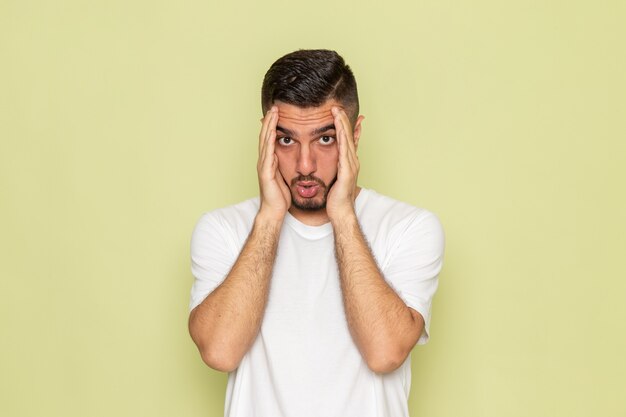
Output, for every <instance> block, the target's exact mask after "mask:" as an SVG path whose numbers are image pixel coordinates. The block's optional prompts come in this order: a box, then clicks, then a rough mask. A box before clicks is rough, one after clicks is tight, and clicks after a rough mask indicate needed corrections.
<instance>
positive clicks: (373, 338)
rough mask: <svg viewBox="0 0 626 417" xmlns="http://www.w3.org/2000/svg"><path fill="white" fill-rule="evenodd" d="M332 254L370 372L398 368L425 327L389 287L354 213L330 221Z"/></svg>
mask: <svg viewBox="0 0 626 417" xmlns="http://www.w3.org/2000/svg"><path fill="white" fill-rule="evenodd" d="M333 228H334V231H335V251H336V256H337V264H338V266H339V276H340V279H341V290H342V295H343V302H344V307H345V310H346V318H347V321H348V326H349V328H350V332H351V334H352V337H353V339H354V341H355V343H356V345H357V347H358V348H359V351H360V352H361V355H362V356H363V358H364V359H365V361H366V363H367V365H368V366H369V368H370V369H371V370H372V371H374V372H378V373H386V372H391V371H393V370H395V369H397V368H398V367H399V366H400V365H401V364H402V363H403V362H404V360H405V359H406V357H407V356H408V355H409V353H410V352H411V349H412V348H413V346H415V343H416V342H417V340H418V339H419V337H420V335H421V333H422V330H423V329H424V319H423V318H422V316H421V315H420V314H419V313H418V312H417V311H415V310H413V309H411V308H409V307H407V305H406V304H405V303H404V301H402V299H401V298H400V297H399V296H398V295H397V294H396V292H395V291H394V290H393V289H392V288H391V287H390V286H389V285H388V284H387V282H386V281H385V279H384V278H383V276H382V274H381V272H380V271H379V269H378V266H377V265H376V262H375V260H374V257H373V256H372V253H371V251H370V249H369V246H368V245H367V242H366V240H365V237H364V236H363V233H362V232H361V229H360V227H359V224H358V221H357V218H356V215H350V216H346V217H344V218H343V219H342V220H340V221H336V222H333Z"/></svg>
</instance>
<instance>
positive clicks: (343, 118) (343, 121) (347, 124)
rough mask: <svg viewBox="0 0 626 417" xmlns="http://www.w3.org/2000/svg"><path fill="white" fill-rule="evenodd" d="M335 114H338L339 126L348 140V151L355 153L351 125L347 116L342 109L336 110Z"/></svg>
mask: <svg viewBox="0 0 626 417" xmlns="http://www.w3.org/2000/svg"><path fill="white" fill-rule="evenodd" d="M337 113H338V114H339V118H340V120H341V124H342V126H343V128H344V130H345V132H346V138H347V139H348V147H349V149H350V151H352V152H354V153H356V145H355V144H354V137H353V133H352V123H350V119H349V118H348V114H347V113H346V112H345V110H343V109H342V108H338V110H337Z"/></svg>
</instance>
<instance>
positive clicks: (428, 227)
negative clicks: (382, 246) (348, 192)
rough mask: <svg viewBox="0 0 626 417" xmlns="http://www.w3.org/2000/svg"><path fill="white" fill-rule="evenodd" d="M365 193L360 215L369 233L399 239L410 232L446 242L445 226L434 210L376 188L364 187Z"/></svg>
mask: <svg viewBox="0 0 626 417" xmlns="http://www.w3.org/2000/svg"><path fill="white" fill-rule="evenodd" d="M361 193H363V195H362V196H361V195H359V196H360V197H362V200H361V201H359V203H360V204H358V205H357V215H358V217H359V221H360V223H361V227H362V228H363V229H364V232H366V234H368V235H371V236H377V237H379V238H380V237H382V236H387V238H388V239H391V240H395V239H397V238H400V237H401V236H406V234H407V233H408V234H412V235H419V236H421V237H428V238H429V240H431V241H432V240H434V241H437V242H441V244H443V227H442V225H441V222H440V220H439V218H438V217H437V216H436V215H435V214H434V213H433V212H431V211H429V210H427V209H424V208H421V207H416V206H413V205H411V204H408V203H405V202H403V201H399V200H396V199H394V198H391V197H388V196H385V195H382V194H379V193H377V192H376V191H374V190H370V189H365V188H363V189H361Z"/></svg>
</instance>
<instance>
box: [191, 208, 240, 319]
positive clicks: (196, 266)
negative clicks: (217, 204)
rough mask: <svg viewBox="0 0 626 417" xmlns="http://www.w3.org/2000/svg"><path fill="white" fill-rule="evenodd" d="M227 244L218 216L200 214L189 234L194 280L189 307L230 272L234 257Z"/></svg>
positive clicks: (202, 298) (199, 300)
mask: <svg viewBox="0 0 626 417" xmlns="http://www.w3.org/2000/svg"><path fill="white" fill-rule="evenodd" d="M230 246H231V245H229V240H228V231H227V229H226V228H225V226H224V224H223V223H222V222H221V221H220V219H219V217H218V216H217V215H216V214H215V213H206V214H204V215H203V216H202V217H201V218H200V220H199V221H198V223H197V224H196V227H195V229H194V231H193V234H192V237H191V273H192V274H193V276H194V278H195V280H194V283H193V286H192V288H191V300H190V302H189V310H193V309H194V308H195V307H196V306H197V305H198V304H200V303H201V302H202V301H204V299H205V298H206V297H207V296H208V295H209V294H210V293H211V292H212V291H213V290H214V289H215V288H217V286H218V285H220V284H221V283H222V281H224V279H225V278H226V276H227V275H228V272H230V269H231V268H232V266H233V264H234V263H235V261H236V256H237V255H236V254H235V253H234V252H233V251H232V249H231V247H230Z"/></svg>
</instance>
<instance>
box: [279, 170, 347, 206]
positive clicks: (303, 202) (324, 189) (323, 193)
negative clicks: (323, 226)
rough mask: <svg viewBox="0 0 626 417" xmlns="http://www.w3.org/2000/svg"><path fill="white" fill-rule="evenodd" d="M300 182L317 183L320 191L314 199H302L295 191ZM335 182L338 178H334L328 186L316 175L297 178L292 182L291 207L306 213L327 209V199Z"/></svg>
mask: <svg viewBox="0 0 626 417" xmlns="http://www.w3.org/2000/svg"><path fill="white" fill-rule="evenodd" d="M298 181H315V182H316V183H317V184H318V185H319V187H320V191H319V192H318V193H317V195H316V196H315V197H312V198H305V197H301V196H300V195H298V192H297V191H296V190H295V186H296V183H297V182H298ZM335 181H337V177H335V178H333V179H332V181H331V182H330V184H329V185H326V183H324V181H322V180H321V179H320V178H318V177H316V176H314V175H299V176H297V177H296V178H294V179H293V180H291V187H290V188H289V189H290V191H291V205H292V206H294V207H295V208H297V209H300V210H306V211H317V210H323V209H325V208H326V197H327V196H328V192H329V191H330V187H332V186H333V184H334V183H335Z"/></svg>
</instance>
